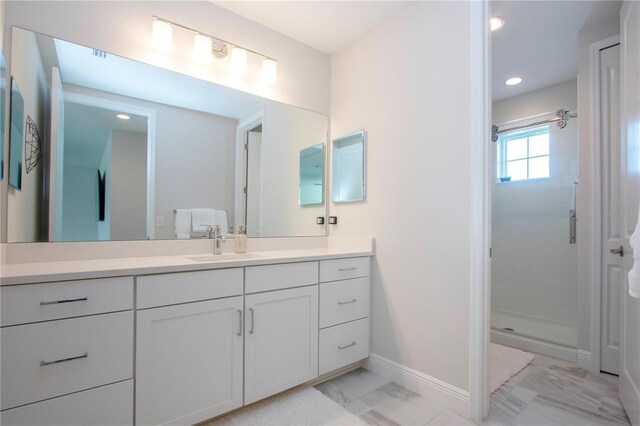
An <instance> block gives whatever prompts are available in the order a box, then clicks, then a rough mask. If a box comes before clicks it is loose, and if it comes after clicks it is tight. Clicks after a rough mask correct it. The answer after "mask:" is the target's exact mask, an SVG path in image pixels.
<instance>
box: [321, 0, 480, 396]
mask: <svg viewBox="0 0 640 426" xmlns="http://www.w3.org/2000/svg"><path fill="white" fill-rule="evenodd" d="M470 9H471V5H470V3H468V2H415V3H412V4H411V5H410V6H408V7H407V8H405V9H403V10H401V11H400V12H399V13H398V14H397V15H396V16H394V17H393V18H392V19H390V20H388V21H387V22H385V23H384V24H382V25H380V26H379V27H377V28H375V29H373V30H372V31H371V32H369V33H367V34H366V35H364V36H363V37H362V38H360V39H359V40H358V41H356V42H355V43H353V44H352V45H350V46H348V47H347V48H345V49H344V50H342V51H341V52H339V53H337V54H335V55H333V56H332V63H331V71H332V72H331V82H332V86H331V134H332V138H335V137H338V136H340V135H343V134H346V133H349V132H352V131H355V130H359V129H365V130H366V131H367V132H368V142H367V153H366V155H367V199H366V200H365V201H364V202H360V203H352V204H340V205H336V204H333V203H332V204H331V208H330V211H331V214H332V215H337V216H338V220H339V224H338V225H337V226H331V225H330V226H329V229H330V231H329V232H330V235H331V236H353V235H371V236H374V237H375V238H376V257H375V259H374V263H373V268H372V285H373V287H372V288H373V300H372V327H373V329H372V347H371V350H372V352H373V353H376V354H379V355H381V356H383V357H385V358H388V359H390V360H392V361H395V362H398V363H400V364H403V365H405V366H408V367H410V368H413V369H415V370H417V371H418V372H420V373H422V374H426V375H429V376H432V377H434V378H437V379H439V380H441V381H443V382H445V383H447V384H449V385H451V386H455V387H457V388H459V389H461V390H462V391H467V390H469V361H470V359H469V345H470V344H469V337H470V333H469V312H470V305H469V298H470V282H471V219H472V218H471V214H470V206H471V202H472V201H471V186H472V180H471V158H470V152H471V149H470V148H471V141H472V140H473V135H472V127H471V118H470V117H471V96H470V93H471V81H472V75H471V47H470V46H471V33H470V27H471V25H470V24H471V18H470Z"/></svg>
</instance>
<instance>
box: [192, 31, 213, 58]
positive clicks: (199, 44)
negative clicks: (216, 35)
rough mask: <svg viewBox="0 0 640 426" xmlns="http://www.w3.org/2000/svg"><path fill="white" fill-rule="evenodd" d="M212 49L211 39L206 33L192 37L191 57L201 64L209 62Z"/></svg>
mask: <svg viewBox="0 0 640 426" xmlns="http://www.w3.org/2000/svg"><path fill="white" fill-rule="evenodd" d="M212 50H213V40H211V39H210V38H209V37H207V36H206V35H202V34H196V36H195V37H194V38H193V57H194V58H195V60H196V61H197V62H200V63H201V64H208V63H209V62H211V52H212Z"/></svg>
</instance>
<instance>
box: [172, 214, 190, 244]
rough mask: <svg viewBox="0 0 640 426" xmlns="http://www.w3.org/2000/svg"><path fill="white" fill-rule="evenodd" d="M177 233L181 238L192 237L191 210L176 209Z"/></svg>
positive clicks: (177, 236)
mask: <svg viewBox="0 0 640 426" xmlns="http://www.w3.org/2000/svg"><path fill="white" fill-rule="evenodd" d="M175 220H176V223H175V233H176V238H177V239H179V240H188V239H189V238H191V210H189V209H177V210H176V218H175Z"/></svg>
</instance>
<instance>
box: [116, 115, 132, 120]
mask: <svg viewBox="0 0 640 426" xmlns="http://www.w3.org/2000/svg"><path fill="white" fill-rule="evenodd" d="M116 117H118V118H119V119H120V120H128V119H130V118H131V117H129V116H128V115H127V114H118V115H116Z"/></svg>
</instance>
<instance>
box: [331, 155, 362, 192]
mask: <svg viewBox="0 0 640 426" xmlns="http://www.w3.org/2000/svg"><path fill="white" fill-rule="evenodd" d="M334 150H336V151H338V152H337V153H336V152H334V155H333V160H334V164H333V168H334V171H333V174H332V178H333V182H331V185H332V191H333V197H332V199H333V201H352V200H356V201H357V200H362V199H363V198H364V170H363V169H362V167H363V161H362V157H363V155H364V151H363V150H364V146H363V144H361V143H354V144H351V145H347V146H342V147H340V148H337V149H336V148H334Z"/></svg>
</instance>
